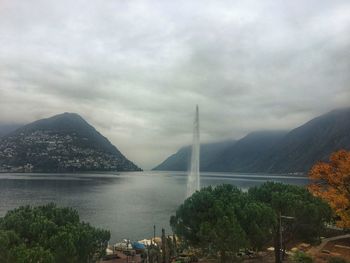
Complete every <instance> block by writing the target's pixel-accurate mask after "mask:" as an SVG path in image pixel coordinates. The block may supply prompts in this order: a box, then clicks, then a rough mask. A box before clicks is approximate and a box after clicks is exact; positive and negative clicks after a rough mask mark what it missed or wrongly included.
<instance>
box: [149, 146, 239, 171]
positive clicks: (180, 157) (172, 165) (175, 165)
mask: <svg viewBox="0 0 350 263" xmlns="http://www.w3.org/2000/svg"><path fill="white" fill-rule="evenodd" d="M235 143H236V141H235V140H228V141H222V142H215V143H206V144H202V145H201V148H200V160H201V162H200V167H201V169H203V168H204V167H207V165H208V163H209V162H211V160H212V159H213V158H214V157H215V156H216V155H217V154H218V153H220V152H222V151H224V150H225V149H227V148H229V147H230V146H231V145H233V144H235ZM190 159H191V146H185V147H182V148H181V149H180V150H179V151H178V152H176V153H175V154H173V155H171V156H169V157H168V158H167V159H166V160H165V161H164V162H162V163H161V164H159V165H158V166H157V167H155V168H154V169H153V170H169V171H186V170H187V169H188V167H189V160H190Z"/></svg>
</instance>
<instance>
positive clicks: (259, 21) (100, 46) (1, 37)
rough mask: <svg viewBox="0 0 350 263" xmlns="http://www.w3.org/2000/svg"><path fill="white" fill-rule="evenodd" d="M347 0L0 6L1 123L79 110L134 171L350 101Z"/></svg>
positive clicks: (293, 122)
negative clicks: (203, 144) (185, 148)
mask: <svg viewBox="0 0 350 263" xmlns="http://www.w3.org/2000/svg"><path fill="white" fill-rule="evenodd" d="M349 10H350V4H349V2H348V1H346V0H343V1H338V0H337V1H326V0H324V1H319V0H317V1H316V0H312V1H303V0H296V1H288V2H286V1H277V0H269V1H258V0H248V1H228V0H227V1H219V2H218V1H214V0H206V1H199V0H198V1H197V0H194V1H185V0H183V1H182V0H181V1H160V0H145V1H112V0H109V1H80V0H78V1H73V2H72V1H65V0H64V1H46V0H45V1H44V0H35V1H30V2H28V1H24V2H23V1H17V0H12V1H9V0H5V1H1V8H0V102H1V103H0V123H18V122H22V123H25V122H29V121H33V120H35V119H37V118H42V117H47V116H50V115H53V114H56V113H60V112H64V111H71V112H77V113H79V114H81V115H82V116H83V117H84V118H86V119H87V120H88V121H89V122H91V123H92V124H93V125H95V126H96V128H97V129H98V130H100V131H101V132H102V133H103V134H105V135H106V136H107V137H108V138H109V139H110V140H111V141H112V142H113V143H114V144H116V145H117V146H118V147H119V148H120V150H121V151H122V152H123V153H125V154H126V156H128V157H129V158H130V159H132V160H134V161H135V162H136V163H138V164H139V165H141V166H143V167H144V168H150V167H152V166H154V165H155V164H157V163H159V162H160V161H162V160H163V159H164V158H165V157H166V156H168V155H169V154H171V153H173V152H175V151H176V149H177V148H178V147H180V146H182V145H184V144H188V143H190V141H191V138H192V136H191V130H192V127H191V125H192V121H193V113H194V106H195V105H196V104H199V105H200V113H201V132H202V136H201V138H202V140H203V141H214V140H219V139H226V138H238V137H241V136H243V135H244V134H246V133H248V132H250V131H253V130H259V129H274V128H276V129H290V128H293V127H295V126H297V125H300V124H302V123H303V122H304V121H307V120H308V119H310V118H312V117H314V116H316V115H318V114H321V113H324V112H326V111H328V110H331V109H333V108H337V107H341V106H347V105H349V101H350V89H349V85H348V83H349V70H350V54H349V50H350V19H349V16H348V13H349Z"/></svg>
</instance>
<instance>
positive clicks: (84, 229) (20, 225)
mask: <svg viewBox="0 0 350 263" xmlns="http://www.w3.org/2000/svg"><path fill="white" fill-rule="evenodd" d="M109 239H110V233H109V231H106V230H102V229H97V228H94V227H92V226H91V225H90V224H88V223H85V222H81V221H80V219H79V215H78V213H77V211H76V210H73V209H71V208H59V207H57V206H56V205H55V204H52V203H51V204H48V205H44V206H37V207H30V206H23V207H20V208H17V209H14V210H12V211H9V212H7V214H6V215H5V216H4V217H3V218H1V219H0V262H4V263H22V262H23V263H25V262H26V263H31V262H33V263H34V262H35V263H61V262H67V263H80V262H94V260H95V259H97V258H100V256H102V255H104V253H105V250H106V246H107V242H108V240H109Z"/></svg>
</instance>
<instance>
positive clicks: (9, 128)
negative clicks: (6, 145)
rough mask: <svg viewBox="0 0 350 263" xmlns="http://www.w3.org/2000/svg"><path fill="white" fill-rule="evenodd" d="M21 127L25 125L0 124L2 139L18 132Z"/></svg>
mask: <svg viewBox="0 0 350 263" xmlns="http://www.w3.org/2000/svg"><path fill="white" fill-rule="evenodd" d="M21 126H23V125H21V124H6V123H2V124H0V138H1V137H3V136H5V135H7V134H9V133H11V132H13V131H15V130H17V129H18V128H19V127H21Z"/></svg>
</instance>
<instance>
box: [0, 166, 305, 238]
mask: <svg viewBox="0 0 350 263" xmlns="http://www.w3.org/2000/svg"><path fill="white" fill-rule="evenodd" d="M186 180H187V174H186V173H183V172H158V171H157V172H153V171H149V172H129V173H94V174H62V175H61V174H7V173H3V174H0V217H2V216H4V215H5V214H6V212H7V211H8V210H11V209H14V208H16V207H18V206H21V205H27V204H29V205H41V204H46V203H48V202H55V203H57V204H58V205H59V206H70V207H73V208H75V209H77V210H78V212H79V214H80V217H81V219H82V220H84V221H88V222H90V223H91V224H92V225H94V226H97V227H102V228H105V229H109V230H110V231H111V234H112V237H111V242H116V241H120V240H122V239H124V238H129V239H131V240H140V239H143V238H150V237H151V236H152V235H153V225H156V232H157V233H156V234H157V235H160V233H161V228H165V230H166V233H171V232H170V231H171V229H170V227H169V218H170V216H171V215H172V214H174V212H175V210H176V208H177V207H178V206H179V205H180V204H181V203H182V202H183V201H184V199H185V196H186ZM269 180H270V181H271V180H273V181H279V182H283V183H288V184H295V185H306V184H307V183H308V179H307V178H305V177H299V176H285V175H273V176H272V175H266V174H265V175H264V174H228V173H201V185H202V186H208V185H218V184H222V183H229V184H233V185H236V186H237V187H239V188H241V189H243V190H247V189H248V188H249V187H252V186H255V185H259V184H261V183H263V182H265V181H269Z"/></svg>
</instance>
